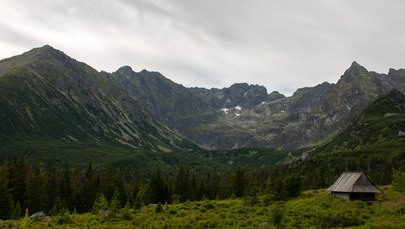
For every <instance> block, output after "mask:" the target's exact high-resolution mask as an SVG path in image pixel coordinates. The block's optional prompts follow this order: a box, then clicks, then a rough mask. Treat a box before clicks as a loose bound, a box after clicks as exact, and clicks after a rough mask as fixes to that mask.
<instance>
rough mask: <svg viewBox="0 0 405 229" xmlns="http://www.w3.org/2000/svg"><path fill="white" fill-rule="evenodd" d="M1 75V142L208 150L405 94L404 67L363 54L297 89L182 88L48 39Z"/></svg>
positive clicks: (318, 133)
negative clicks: (186, 143) (376, 65)
mask: <svg viewBox="0 0 405 229" xmlns="http://www.w3.org/2000/svg"><path fill="white" fill-rule="evenodd" d="M0 81H1V82H0V92H1V93H0V119H1V121H2V122H1V124H0V141H7V139H10V138H14V139H19V138H23V137H24V136H25V137H26V136H29V137H32V138H36V137H54V138H58V139H67V140H68V141H81V140H84V139H92V141H95V142H103V141H108V142H114V143H119V144H123V145H127V146H129V147H133V148H138V147H145V146H147V147H148V149H153V150H157V151H159V150H160V151H161V150H162V149H163V151H168V150H172V149H176V147H180V146H179V144H180V143H179V142H181V141H182V138H186V139H189V140H191V141H193V142H195V143H197V144H199V145H200V146H203V147H206V148H235V147H243V146H249V147H270V148H284V149H292V148H299V147H303V146H308V145H312V144H315V143H316V142H318V141H320V140H322V139H324V138H325V137H327V136H330V135H331V134H334V133H336V132H338V131H339V130H342V129H343V128H345V127H347V126H348V124H349V122H350V120H351V119H352V118H353V117H355V116H356V115H358V114H359V113H360V112H361V110H363V109H364V108H365V107H366V106H367V105H368V104H370V102H372V101H373V100H374V99H376V98H377V97H378V96H379V95H383V94H385V93H387V92H389V91H390V90H391V89H394V88H395V89H397V90H399V91H401V92H402V93H404V92H405V70H393V69H391V70H390V71H389V73H388V74H378V73H375V72H370V71H368V70H367V69H365V68H364V67H362V66H360V65H359V64H357V63H356V62H354V63H353V64H352V65H351V66H350V68H349V69H348V70H346V71H345V73H344V74H343V75H342V76H341V78H340V80H339V81H338V82H337V83H336V84H330V83H326V82H325V83H322V84H320V85H317V86H315V87H308V88H301V89H298V90H297V91H296V92H295V93H294V94H293V95H292V96H290V97H285V96H284V95H282V94H280V93H278V92H272V93H270V94H268V92H267V90H266V88H264V87H263V86H258V85H249V84H246V83H242V84H234V85H232V86H231V87H229V88H223V89H204V88H185V87H183V86H182V85H179V84H176V83H174V82H172V81H170V80H169V79H167V78H165V77H164V76H163V75H161V74H160V73H158V72H149V71H146V70H144V71H141V72H134V71H133V70H132V69H131V68H130V67H128V66H125V67H121V68H120V69H118V70H117V71H116V72H113V73H106V72H97V71H96V70H94V69H92V68H91V67H90V66H87V65H86V64H84V63H80V62H77V61H76V60H74V59H72V58H70V57H68V56H66V55H65V54H63V53H62V52H60V51H58V50H55V49H53V48H52V47H49V46H45V47H42V48H39V49H34V50H32V51H30V52H27V53H24V54H22V55H20V56H16V57H12V58H8V59H5V60H2V61H0ZM11 136H13V137H11ZM180 136H181V137H180Z"/></svg>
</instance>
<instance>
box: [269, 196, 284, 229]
mask: <svg viewBox="0 0 405 229" xmlns="http://www.w3.org/2000/svg"><path fill="white" fill-rule="evenodd" d="M283 217H284V204H283V202H276V203H274V204H273V209H272V210H271V217H270V219H271V223H272V224H273V225H274V226H275V227H276V228H281V223H282V221H283Z"/></svg>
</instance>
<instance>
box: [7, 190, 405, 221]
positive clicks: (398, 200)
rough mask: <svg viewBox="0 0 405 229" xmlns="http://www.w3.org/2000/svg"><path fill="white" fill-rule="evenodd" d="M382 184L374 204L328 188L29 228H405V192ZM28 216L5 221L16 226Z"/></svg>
mask: <svg viewBox="0 0 405 229" xmlns="http://www.w3.org/2000/svg"><path fill="white" fill-rule="evenodd" d="M380 188H381V189H382V190H383V191H384V194H381V195H379V196H378V202H376V203H374V204H366V203H364V202H360V201H354V202H348V201H345V200H342V199H339V198H336V197H332V196H330V195H329V194H328V193H327V191H325V190H311V191H306V192H303V193H302V194H301V195H300V196H299V197H298V198H296V199H292V200H289V201H286V202H271V201H269V199H268V198H267V197H266V196H260V197H259V198H258V200H257V201H256V202H255V203H254V202H252V201H249V199H228V200H211V201H209V200H203V201H197V202H185V203H174V204H165V205H163V206H162V208H161V209H157V208H158V206H157V205H149V206H145V207H142V208H141V209H138V210H134V209H129V208H123V209H120V210H119V211H118V212H116V213H114V214H110V215H109V216H108V217H101V216H100V215H99V214H93V213H86V214H75V213H65V214H63V215H60V216H53V217H50V219H49V220H36V221H33V220H32V221H30V222H29V228H45V227H46V225H48V226H49V228H260V227H263V226H267V228H275V226H274V225H273V224H275V223H276V224H277V223H278V222H279V228H404V227H405V194H401V193H398V192H395V191H393V189H392V188H391V186H384V187H380ZM253 203H254V204H253ZM274 216H278V218H276V217H274ZM277 219H278V220H277ZM22 220H23V219H22ZM22 220H16V221H13V220H10V221H4V222H1V224H0V225H2V226H3V227H4V228H11V225H15V226H18V225H20V224H21V222H22Z"/></svg>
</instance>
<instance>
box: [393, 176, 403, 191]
mask: <svg viewBox="0 0 405 229" xmlns="http://www.w3.org/2000/svg"><path fill="white" fill-rule="evenodd" d="M392 186H394V189H395V190H397V191H398V192H402V193H405V172H401V171H394V174H393V179H392Z"/></svg>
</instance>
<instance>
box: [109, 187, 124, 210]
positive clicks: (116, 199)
mask: <svg viewBox="0 0 405 229" xmlns="http://www.w3.org/2000/svg"><path fill="white" fill-rule="evenodd" d="M120 208H121V199H120V193H119V191H118V188H117V189H115V191H114V195H113V198H112V199H111V201H110V207H109V210H110V211H111V213H112V214H116V213H118V210H119V209H120Z"/></svg>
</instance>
